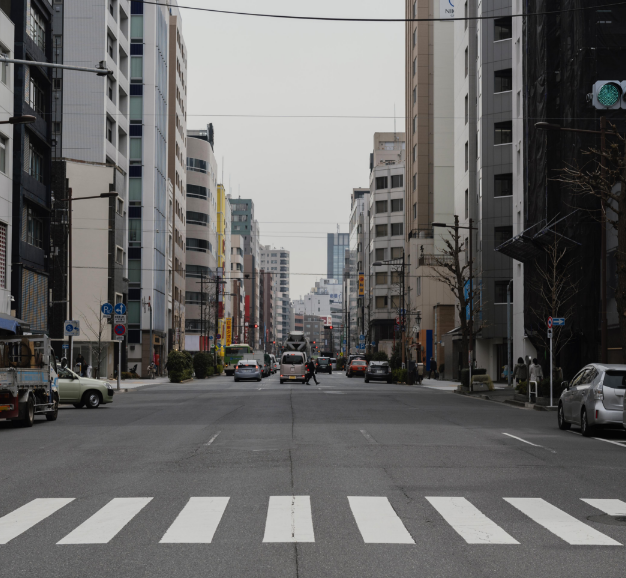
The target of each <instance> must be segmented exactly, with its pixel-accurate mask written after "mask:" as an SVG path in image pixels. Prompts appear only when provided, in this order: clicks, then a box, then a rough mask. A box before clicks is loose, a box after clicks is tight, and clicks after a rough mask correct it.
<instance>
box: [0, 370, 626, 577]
mask: <svg viewBox="0 0 626 578" xmlns="http://www.w3.org/2000/svg"><path fill="white" fill-rule="evenodd" d="M318 379H319V381H320V384H319V386H315V385H311V386H304V385H301V384H290V383H288V384H284V385H280V384H279V383H278V378H277V376H272V377H271V378H268V379H264V380H263V381H262V382H261V383H257V382H251V383H234V381H233V379H232V378H227V377H219V378H213V379H210V380H206V381H194V382H191V383H187V384H169V383H161V384H156V385H155V386H154V387H145V388H141V389H139V390H137V391H136V392H129V393H127V394H124V395H120V396H119V397H115V398H114V403H113V404H111V405H107V406H104V407H101V408H100V409H97V410H87V409H82V410H76V409H74V408H65V409H63V410H62V411H60V415H59V419H58V421H56V422H45V421H42V420H40V419H38V420H37V421H36V424H35V427H33V428H31V429H17V428H11V427H9V426H7V425H6V424H4V423H3V422H0V436H1V439H2V466H1V469H0V484H1V485H2V490H3V491H2V493H1V494H0V552H1V553H2V558H1V562H0V564H1V565H2V566H1V567H2V572H3V575H6V576H26V575H28V576H32V575H37V574H45V575H46V576H52V577H56V576H59V577H61V576H63V577H67V576H71V577H74V576H76V577H79V576H80V577H83V576H85V575H88V576H90V577H105V576H106V577H109V576H111V577H113V576H115V577H120V576H122V577H125V576H129V577H130V576H133V577H134V576H146V577H147V576H150V577H161V576H163V577H165V576H176V577H180V576H189V577H192V576H193V577H195V576H200V575H202V576H220V577H221V576H224V577H234V576H236V577H239V576H255V577H256V576H259V577H265V576H268V577H276V576H289V577H298V578H301V577H315V578H317V577H320V576H333V577H334V576H341V577H355V578H356V577H358V578H364V577H380V576H401V577H404V576H406V577H409V576H411V577H413V576H416V575H418V576H433V577H444V576H445V577H448V576H449V577H453V576H454V577H455V578H456V577H457V576H460V575H462V576H471V577H479V576H480V577H482V576H498V577H509V576H511V577H512V576H520V577H521V576H524V577H527V576H550V577H555V576H556V577H561V576H563V577H565V576H570V575H572V574H583V575H584V574H589V575H597V576H618V575H621V574H622V570H621V569H622V567H623V566H624V564H625V563H626V549H625V548H624V544H626V523H623V522H620V521H618V520H616V519H615V517H614V516H613V515H614V514H616V513H624V514H626V509H624V512H620V510H621V509H622V508H626V490H624V484H623V479H624V473H625V465H624V463H625V460H626V453H624V452H626V448H625V447H623V445H622V443H621V442H626V435H625V434H624V433H623V432H606V433H605V434H602V435H599V436H597V437H598V439H587V438H582V437H581V436H579V435H577V434H576V431H575V430H573V431H572V432H562V431H560V430H559V429H558V428H557V427H556V416H555V415H554V414H551V413H540V412H529V411H520V410H519V409H517V408H513V407H507V406H505V405H503V404H496V403H490V402H486V401H484V400H477V399H473V398H468V397H464V396H458V395H451V394H450V393H449V392H447V391H438V390H437V389H432V388H431V387H432V386H430V384H424V385H422V386H421V387H407V386H397V385H387V384H385V383H369V384H365V383H364V382H363V380H362V379H360V378H353V379H347V378H346V377H345V376H344V375H343V374H338V373H335V374H333V375H332V376H329V375H324V374H322V375H319V376H318ZM616 500H617V501H616Z"/></svg>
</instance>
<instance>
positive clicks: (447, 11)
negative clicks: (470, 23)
mask: <svg viewBox="0 0 626 578" xmlns="http://www.w3.org/2000/svg"><path fill="white" fill-rule="evenodd" d="M455 2H456V0H440V1H439V18H446V19H447V18H454V4H455Z"/></svg>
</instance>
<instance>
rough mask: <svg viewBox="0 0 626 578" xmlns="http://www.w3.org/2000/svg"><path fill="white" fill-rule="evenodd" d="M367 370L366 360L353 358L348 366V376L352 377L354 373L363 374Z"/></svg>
mask: <svg viewBox="0 0 626 578" xmlns="http://www.w3.org/2000/svg"><path fill="white" fill-rule="evenodd" d="M366 371H367V361H365V360H363V359H355V360H354V361H352V362H351V363H350V366H349V367H348V377H354V376H355V375H363V376H364V375H365V372H366Z"/></svg>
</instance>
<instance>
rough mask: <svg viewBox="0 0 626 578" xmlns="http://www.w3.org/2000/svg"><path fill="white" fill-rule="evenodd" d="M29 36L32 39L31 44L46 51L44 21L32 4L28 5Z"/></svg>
mask: <svg viewBox="0 0 626 578" xmlns="http://www.w3.org/2000/svg"><path fill="white" fill-rule="evenodd" d="M29 36H30V37H31V38H32V39H33V42H34V43H35V44H36V45H37V46H39V48H41V50H44V51H45V50H46V19H45V18H44V15H43V14H42V13H41V11H40V10H39V8H37V7H36V6H35V5H34V4H33V3H32V2H31V3H30V32H29Z"/></svg>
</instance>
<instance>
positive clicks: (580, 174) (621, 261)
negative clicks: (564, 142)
mask: <svg viewBox="0 0 626 578" xmlns="http://www.w3.org/2000/svg"><path fill="white" fill-rule="evenodd" d="M606 135H607V140H608V139H609V138H610V139H611V142H610V143H608V144H607V145H606V146H605V147H604V149H603V150H598V149H597V148H591V149H589V150H587V151H583V155H584V156H586V157H587V158H588V159H589V160H588V162H587V163H586V164H585V165H584V166H583V167H577V166H569V167H566V168H564V169H562V170H561V171H560V172H559V178H558V179H556V180H558V181H561V182H563V183H565V184H566V185H567V186H569V187H570V188H571V189H572V190H573V191H574V193H576V194H579V195H582V196H586V197H592V198H595V199H597V200H599V201H600V208H599V209H592V210H590V211H589V212H590V214H592V215H593V216H594V217H595V218H597V219H599V220H603V219H604V220H606V223H607V224H608V225H609V226H610V227H612V228H613V229H615V231H616V233H617V249H616V252H615V261H616V270H617V287H615V300H616V303H617V312H618V316H619V329H620V341H621V345H622V358H623V360H624V362H625V363H626V139H625V138H624V137H623V136H622V135H620V134H618V133H617V132H616V131H615V127H612V131H607V133H606Z"/></svg>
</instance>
